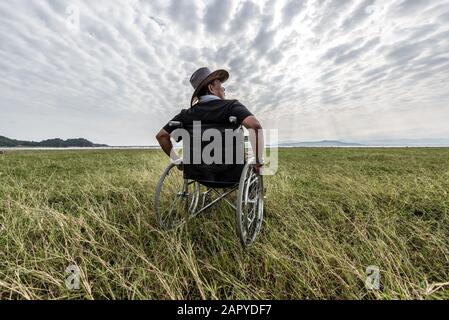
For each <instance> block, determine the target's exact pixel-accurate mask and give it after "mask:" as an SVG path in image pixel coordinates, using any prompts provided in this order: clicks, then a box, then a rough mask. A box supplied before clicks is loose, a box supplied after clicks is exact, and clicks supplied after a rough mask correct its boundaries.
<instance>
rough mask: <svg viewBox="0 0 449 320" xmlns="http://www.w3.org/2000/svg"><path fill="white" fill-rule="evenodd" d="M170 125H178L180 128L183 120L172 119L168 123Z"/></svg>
mask: <svg viewBox="0 0 449 320" xmlns="http://www.w3.org/2000/svg"><path fill="white" fill-rule="evenodd" d="M168 126H169V127H178V128H180V127H182V122H181V121H170V122H169V123H168Z"/></svg>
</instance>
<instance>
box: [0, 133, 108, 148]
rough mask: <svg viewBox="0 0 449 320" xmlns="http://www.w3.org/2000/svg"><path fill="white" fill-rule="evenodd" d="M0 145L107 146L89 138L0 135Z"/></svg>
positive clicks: (48, 146) (44, 146)
mask: <svg viewBox="0 0 449 320" xmlns="http://www.w3.org/2000/svg"><path fill="white" fill-rule="evenodd" d="M0 147H11V148H12V147H41V148H42V147H43V148H68V147H86V148H92V147H109V146H108V145H106V144H95V143H92V142H90V141H89V140H86V139H83V138H78V139H67V140H62V139H59V138H56V139H48V140H44V141H41V142H35V141H22V140H15V139H10V138H7V137H3V136H0Z"/></svg>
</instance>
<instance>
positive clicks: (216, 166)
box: [156, 68, 263, 188]
mask: <svg viewBox="0 0 449 320" xmlns="http://www.w3.org/2000/svg"><path fill="white" fill-rule="evenodd" d="M228 78H229V73H228V72H227V71H225V70H217V71H214V72H211V71H210V70H209V69H208V68H200V69H198V70H197V71H196V72H195V73H194V74H193V75H192V76H191V78H190V83H191V84H192V86H193V88H194V92H193V95H192V98H191V101H190V108H189V109H183V110H181V112H180V113H179V114H177V115H176V116H175V117H174V118H173V119H172V120H171V121H170V122H169V123H167V124H166V125H165V126H164V127H163V128H162V129H161V130H160V132H159V133H158V134H157V136H156V139H157V140H158V142H159V144H160V146H161V148H162V149H163V151H164V152H165V153H166V154H167V155H168V156H169V157H170V158H171V159H172V161H174V162H175V163H177V164H178V168H180V169H181V170H184V176H185V178H186V179H190V180H195V181H198V182H200V183H201V184H204V185H205V186H209V187H220V188H222V187H231V186H233V185H235V184H236V183H239V180H240V175H241V173H242V170H243V168H244V166H245V163H246V162H247V159H245V155H244V134H243V129H242V128H241V126H244V127H245V128H247V129H248V132H249V138H250V143H251V146H252V149H253V150H255V152H254V155H255V156H254V158H252V159H250V160H249V161H250V163H252V164H253V165H252V167H253V169H254V171H255V173H256V174H257V175H259V174H260V171H261V167H262V165H263V164H262V154H263V135H262V127H261V125H260V123H259V121H258V120H257V118H256V117H255V116H254V115H253V114H252V113H251V112H250V111H249V110H248V109H247V108H246V107H245V106H244V105H243V104H241V103H240V102H239V101H238V100H227V99H225V88H224V87H223V83H224V82H225V81H226V80H228ZM170 137H173V138H174V139H175V140H176V141H177V142H179V141H180V140H181V139H182V140H183V159H182V160H181V159H180V158H179V156H178V155H177V154H176V152H175V151H174V149H173V145H172V143H171V140H170Z"/></svg>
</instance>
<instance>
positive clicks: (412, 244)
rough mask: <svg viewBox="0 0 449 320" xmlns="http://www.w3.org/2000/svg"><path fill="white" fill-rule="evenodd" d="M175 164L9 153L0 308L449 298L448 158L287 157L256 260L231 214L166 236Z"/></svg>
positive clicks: (216, 214)
mask: <svg viewBox="0 0 449 320" xmlns="http://www.w3.org/2000/svg"><path fill="white" fill-rule="evenodd" d="M166 165H167V159H166V158H165V156H164V155H163V154H162V153H161V152H159V151H153V150H118V151H117V150H114V151H57V152H55V151H53V152H51V151H31V152H7V153H6V154H4V155H0V299H11V298H14V299H15V298H21V299H67V298H75V299H79V298H81V299H105V298H106V299H225V298H229V299H327V298H331V299H449V283H448V282H449V148H447V149H444V148H441V149H414V148H404V149H380V148H379V149H340V148H317V149H315V148H313V149H309V148H306V149H281V150H280V151H279V171H278V173H277V175H275V176H273V177H266V179H265V184H266V187H267V199H266V200H265V208H266V211H265V220H264V225H263V227H262V231H261V234H259V237H258V239H257V241H256V243H255V245H254V246H253V247H252V248H250V249H249V250H246V251H245V250H243V249H241V247H240V244H239V241H238V238H237V235H236V233H235V222H234V214H233V211H232V209H229V208H228V207H226V205H225V204H223V205H222V206H220V207H215V208H214V209H211V210H209V211H208V212H207V213H205V214H204V215H201V216H198V217H197V218H195V219H194V220H191V221H190V222H189V223H188V224H186V225H185V226H184V227H182V228H181V229H179V230H177V231H171V232H166V231H161V230H159V228H158V226H157V224H156V219H155V215H154V211H153V201H154V200H153V197H154V188H155V185H156V183H157V180H158V179H159V176H160V174H161V173H162V171H163V169H164V167H165V166H166ZM69 265H77V266H78V267H79V268H80V271H81V288H80V289H79V290H69V289H67V288H66V286H65V279H66V278H67V276H68V275H67V274H66V273H65V270H66V268H67V267H68V266H69ZM370 265H375V266H378V267H379V269H380V275H381V287H380V289H379V290H368V289H367V288H366V287H365V280H366V268H367V267H368V266H370Z"/></svg>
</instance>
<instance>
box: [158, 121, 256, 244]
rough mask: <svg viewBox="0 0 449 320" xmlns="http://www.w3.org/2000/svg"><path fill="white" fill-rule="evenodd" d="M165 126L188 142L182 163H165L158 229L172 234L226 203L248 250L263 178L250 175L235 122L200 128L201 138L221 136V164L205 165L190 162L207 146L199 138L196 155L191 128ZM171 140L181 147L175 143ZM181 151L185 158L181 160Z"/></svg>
mask: <svg viewBox="0 0 449 320" xmlns="http://www.w3.org/2000/svg"><path fill="white" fill-rule="evenodd" d="M169 125H170V126H171V127H176V128H182V129H184V131H183V132H184V134H186V133H187V136H184V137H183V138H182V140H183V161H182V163H180V164H175V163H170V164H169V165H168V167H167V168H166V169H165V170H164V172H163V173H162V175H161V177H160V179H159V182H158V184H157V187H156V192H155V201H154V210H155V213H156V217H157V221H158V223H159V225H160V227H161V228H163V229H166V230H169V229H174V228H177V227H178V226H180V225H182V224H184V223H186V222H187V221H188V220H189V219H191V218H194V217H196V216H197V215H199V214H201V213H203V212H205V211H206V210H207V209H209V208H211V207H212V206H214V205H216V204H218V203H220V202H225V203H226V204H227V205H229V206H230V207H231V208H232V209H233V210H235V222H236V232H237V235H238V238H239V240H240V244H241V245H242V247H243V248H247V247H249V246H250V245H251V244H253V242H254V241H255V239H256V237H257V234H258V233H259V231H260V229H261V226H262V221H263V215H264V195H265V189H264V184H263V176H262V175H259V174H257V173H256V172H255V169H254V164H252V163H250V162H251V161H248V159H247V158H248V156H247V155H246V152H245V138H244V132H243V128H242V127H241V126H240V125H237V119H236V118H235V117H230V118H229V123H227V124H206V125H205V124H201V135H203V134H204V133H205V132H206V131H207V130H208V129H211V128H212V129H214V130H218V132H220V135H221V138H222V146H223V149H222V150H224V152H222V153H223V154H222V155H221V159H222V160H223V161H215V162H213V163H204V161H203V159H201V161H200V162H194V161H193V158H194V157H195V154H198V153H200V152H203V151H204V149H205V148H207V145H208V144H209V143H210V142H211V141H212V140H210V139H209V141H203V138H201V140H202V141H201V143H199V145H200V146H201V147H200V148H201V149H200V150H198V149H195V148H194V147H193V144H194V143H195V142H194V138H195V137H194V135H195V133H194V125H192V124H184V123H182V122H179V121H171V122H170V124H169ZM226 130H228V133H229V130H232V132H233V133H234V137H233V140H232V143H231V144H229V141H228V142H226V143H224V142H225V140H226ZM174 132H176V130H175V131H174ZM172 137H173V133H172ZM223 138H224V139H223ZM196 139H198V136H197V137H196ZM175 140H176V141H177V142H179V141H180V139H179V138H178V139H175ZM197 146H198V144H197ZM230 148H232V150H230ZM186 150H189V151H190V152H187V153H188V154H186V152H185V151H186ZM231 151H232V152H231ZM230 152H231V153H232V161H231V162H229V158H230V157H228V158H227V159H228V161H224V160H225V158H226V154H228V156H229V154H230ZM241 155H243V157H242V156H241ZM238 158H239V159H238ZM217 162H218V163H217ZM204 189H205V190H204ZM231 195H235V196H236V197H235V202H233V201H230V200H228V199H227V197H229V196H231ZM212 198H214V199H213V200H212Z"/></svg>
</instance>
